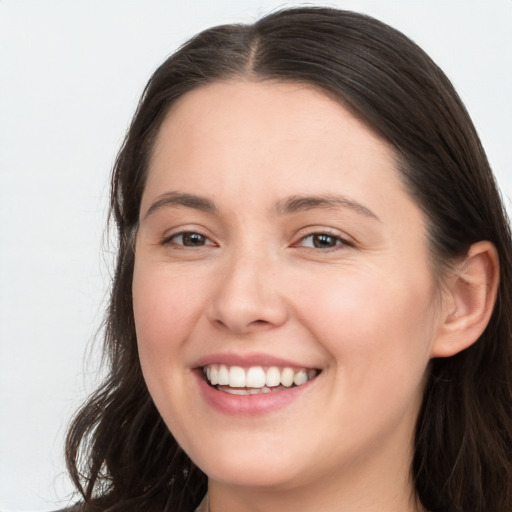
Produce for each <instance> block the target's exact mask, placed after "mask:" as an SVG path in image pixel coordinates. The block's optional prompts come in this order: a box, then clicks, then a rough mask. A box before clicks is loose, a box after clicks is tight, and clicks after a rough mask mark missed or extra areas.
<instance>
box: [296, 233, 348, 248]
mask: <svg viewBox="0 0 512 512" xmlns="http://www.w3.org/2000/svg"><path fill="white" fill-rule="evenodd" d="M343 244H344V242H343V240H341V238H339V237H337V236H334V235H329V234H328V233H313V234H312V235H308V236H305V237H304V238H303V239H302V240H301V245H302V246H303V247H310V248H312V249H331V248H333V247H336V246H338V245H343Z"/></svg>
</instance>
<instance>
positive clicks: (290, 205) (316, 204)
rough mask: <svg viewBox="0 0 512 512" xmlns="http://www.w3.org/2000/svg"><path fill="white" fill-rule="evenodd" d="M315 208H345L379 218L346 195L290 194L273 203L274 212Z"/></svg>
mask: <svg viewBox="0 0 512 512" xmlns="http://www.w3.org/2000/svg"><path fill="white" fill-rule="evenodd" d="M317 208H326V209H329V208H347V209H349V210H352V211H354V212H355V213H358V214H360V215H364V216H366V217H370V218H373V219H375V220H380V219H379V217H377V215H375V213H373V212H372V211H371V210H370V209H368V208H367V207H366V206H364V205H362V204H361V203H358V202H357V201H354V200H353V199H350V198H348V197H345V196H342V195H338V194H329V195H321V196H299V195H295V196H291V197H288V198H286V199H282V200H281V201H278V202H277V203H276V205H275V211H276V213H278V214H280V215H286V214H290V213H296V212H303V211H307V210H313V209H317Z"/></svg>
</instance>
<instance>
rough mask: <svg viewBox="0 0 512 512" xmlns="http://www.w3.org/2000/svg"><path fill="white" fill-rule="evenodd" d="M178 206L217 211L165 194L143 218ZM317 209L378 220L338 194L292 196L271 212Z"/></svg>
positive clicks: (198, 199)
mask: <svg viewBox="0 0 512 512" xmlns="http://www.w3.org/2000/svg"><path fill="white" fill-rule="evenodd" d="M180 206H184V207H186V208H193V209H196V210H201V211H204V212H208V213H216V212H217V211H218V209H217V207H216V206H215V204H214V202H213V201H211V200H210V199H208V198H206V197H202V196H197V195H195V194H185V193H181V192H166V193H165V194H162V195H160V196H158V198H157V199H156V201H154V202H153V203H152V204H151V206H150V207H149V208H148V211H147V212H146V214H145V216H144V218H146V217H148V216H149V215H152V214H154V213H155V212H157V211H158V210H161V209H162V208H166V207H180ZM318 208H326V209H329V208H347V209H349V210H352V211H354V212H355V213H358V214H360V215H364V216H366V217H370V218H373V219H376V220H380V219H379V218H378V217H377V215H375V213H373V212H372V211H371V210H370V209H368V208H367V207H366V206H364V205H362V204H361V203H358V202H357V201H354V200H353V199H349V198H348V197H345V196H342V195H338V194H329V195H320V196H301V195H293V196H290V197H287V198H285V199H281V200H280V201H278V202H277V203H276V204H275V205H274V207H273V210H274V212H275V213H276V214H278V215H287V214H292V213H297V212H303V211H308V210H314V209H318Z"/></svg>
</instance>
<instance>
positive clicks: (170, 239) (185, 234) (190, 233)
mask: <svg viewBox="0 0 512 512" xmlns="http://www.w3.org/2000/svg"><path fill="white" fill-rule="evenodd" d="M192 236H195V237H197V238H200V239H201V240H203V241H204V242H205V243H201V244H190V245H186V244H185V238H186V237H192ZM180 237H181V239H182V243H177V242H176V239H177V238H180ZM207 242H210V243H207ZM169 244H172V245H175V246H178V247H204V246H210V245H211V246H214V245H216V244H215V243H213V242H212V241H211V240H210V239H209V238H208V237H207V236H206V235H203V234H202V233H198V232H197V231H181V232H179V233H174V234H173V235H171V236H168V237H166V238H164V239H163V240H162V245H169Z"/></svg>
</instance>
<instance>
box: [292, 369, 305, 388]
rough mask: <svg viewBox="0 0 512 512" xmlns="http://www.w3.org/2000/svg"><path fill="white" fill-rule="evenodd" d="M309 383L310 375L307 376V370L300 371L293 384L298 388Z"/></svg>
mask: <svg viewBox="0 0 512 512" xmlns="http://www.w3.org/2000/svg"><path fill="white" fill-rule="evenodd" d="M307 381H308V374H307V372H306V370H299V371H298V372H297V373H296V374H295V376H294V377H293V383H294V384H295V385H296V386H300V385H301V384H305V383H306V382H307Z"/></svg>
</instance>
